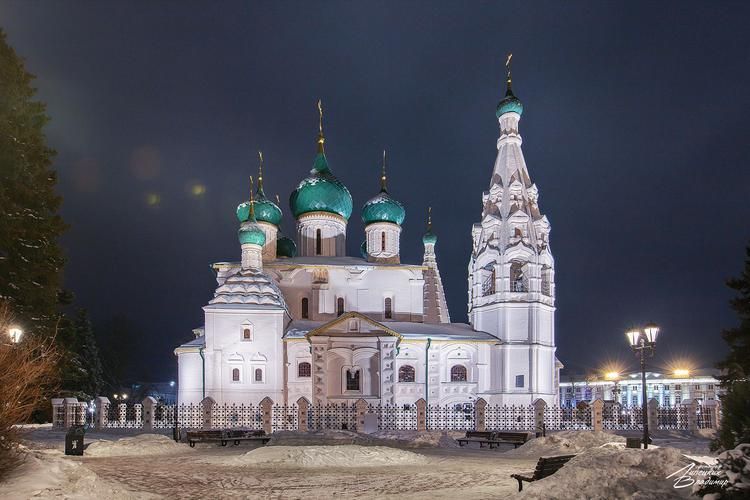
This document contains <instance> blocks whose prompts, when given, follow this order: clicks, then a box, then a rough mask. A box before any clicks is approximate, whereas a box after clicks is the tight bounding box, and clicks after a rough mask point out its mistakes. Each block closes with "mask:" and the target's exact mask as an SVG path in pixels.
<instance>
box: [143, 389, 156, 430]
mask: <svg viewBox="0 0 750 500" xmlns="http://www.w3.org/2000/svg"><path fill="white" fill-rule="evenodd" d="M156 405H157V402H156V399H154V398H153V397H151V396H148V397H146V399H144V400H143V405H142V410H143V430H144V431H152V430H154V412H155V411H156Z"/></svg>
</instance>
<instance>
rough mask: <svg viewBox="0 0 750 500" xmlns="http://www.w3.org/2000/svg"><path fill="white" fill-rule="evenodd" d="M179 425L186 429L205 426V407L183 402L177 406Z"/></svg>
mask: <svg viewBox="0 0 750 500" xmlns="http://www.w3.org/2000/svg"><path fill="white" fill-rule="evenodd" d="M177 425H178V426H179V427H183V428H186V429H200V428H202V427H203V408H202V407H201V406H200V405H193V404H190V405H186V404H181V405H179V406H178V407H177Z"/></svg>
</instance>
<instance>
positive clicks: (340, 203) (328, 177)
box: [289, 150, 352, 220]
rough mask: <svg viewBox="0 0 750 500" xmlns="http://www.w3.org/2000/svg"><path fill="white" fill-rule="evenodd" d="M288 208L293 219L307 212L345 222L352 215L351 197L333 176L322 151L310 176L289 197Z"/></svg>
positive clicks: (319, 152)
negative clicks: (318, 213)
mask: <svg viewBox="0 0 750 500" xmlns="http://www.w3.org/2000/svg"><path fill="white" fill-rule="evenodd" d="M289 206H290V208H291V209H292V213H293V214H294V217H295V218H299V216H300V215H302V214H306V213H308V212H329V213H333V214H337V215H340V216H341V217H343V218H344V219H347V220H349V217H350V216H351V215H352V195H351V194H349V190H348V189H347V188H346V186H344V185H343V184H342V183H341V181H339V180H338V179H337V178H336V176H335V175H333V173H332V172H331V169H330V168H329V167H328V160H327V159H326V155H325V153H324V152H323V151H322V150H319V151H318V154H317V156H316V157H315V162H314V163H313V168H312V170H311V171H310V176H309V177H307V178H306V179H304V180H302V182H300V183H299V185H298V186H297V189H295V190H294V191H293V192H292V195H291V196H290V197H289Z"/></svg>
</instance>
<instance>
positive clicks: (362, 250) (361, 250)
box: [359, 241, 367, 260]
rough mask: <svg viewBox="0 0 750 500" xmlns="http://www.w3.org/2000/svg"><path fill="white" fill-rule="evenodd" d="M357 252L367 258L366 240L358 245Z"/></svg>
mask: <svg viewBox="0 0 750 500" xmlns="http://www.w3.org/2000/svg"><path fill="white" fill-rule="evenodd" d="M359 253H360V255H362V258H363V259H365V260H367V242H366V241H363V242H362V244H361V245H360V246H359Z"/></svg>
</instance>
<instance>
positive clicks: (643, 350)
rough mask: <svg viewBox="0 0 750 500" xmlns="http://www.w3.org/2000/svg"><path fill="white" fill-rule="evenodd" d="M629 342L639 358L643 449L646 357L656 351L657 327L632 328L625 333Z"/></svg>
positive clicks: (649, 324) (650, 325)
mask: <svg viewBox="0 0 750 500" xmlns="http://www.w3.org/2000/svg"><path fill="white" fill-rule="evenodd" d="M625 335H626V336H627V337H628V341H629V342H630V347H631V348H632V349H633V352H634V353H635V354H636V356H640V358H641V393H642V398H641V412H642V416H641V418H642V419H643V449H644V450H645V449H647V448H648V418H647V412H648V405H647V401H646V356H647V355H648V356H653V355H654V351H655V350H656V337H657V336H658V335H659V327H658V326H656V324H654V323H648V324H647V325H646V326H644V327H643V329H640V328H634V329H632V330H628V331H627V332H625Z"/></svg>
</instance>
